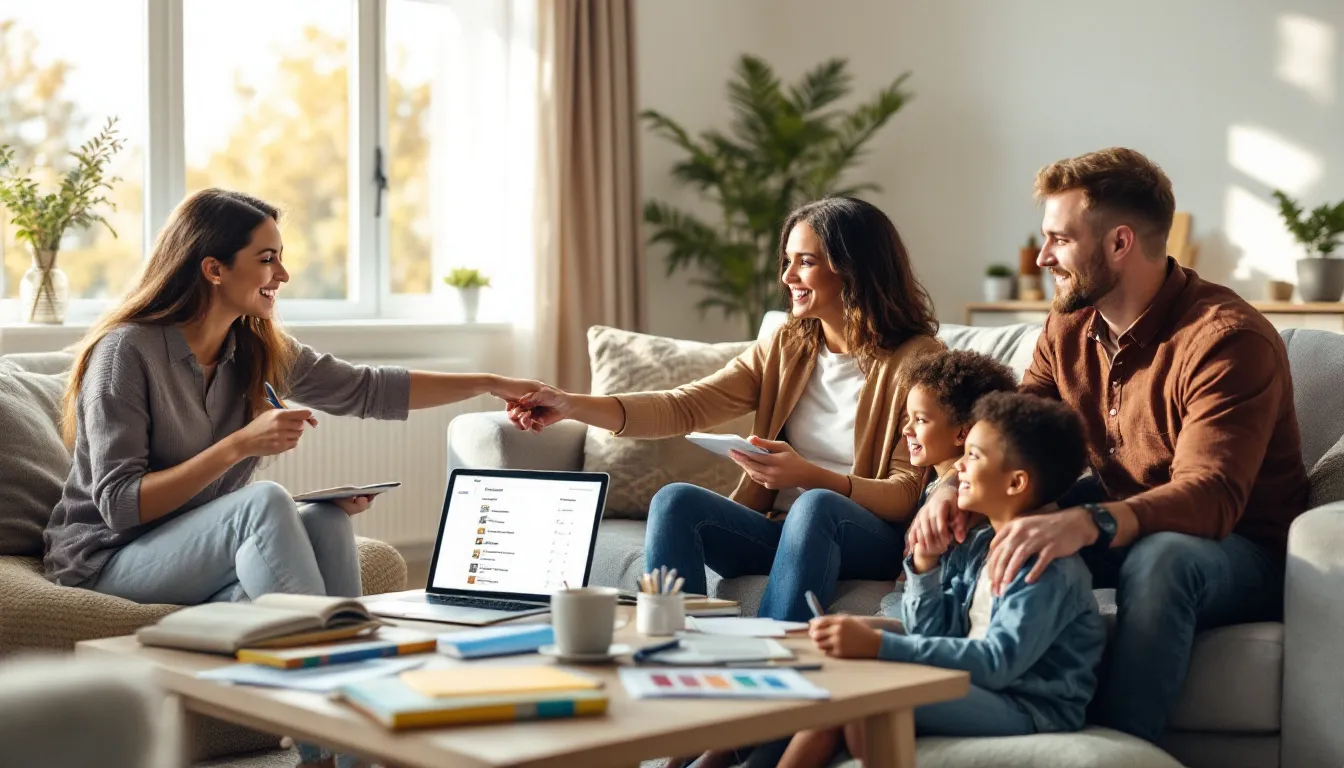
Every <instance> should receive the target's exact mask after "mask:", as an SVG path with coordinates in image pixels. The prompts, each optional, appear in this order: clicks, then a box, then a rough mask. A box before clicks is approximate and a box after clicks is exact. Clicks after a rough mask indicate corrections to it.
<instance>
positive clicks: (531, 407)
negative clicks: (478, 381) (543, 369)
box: [490, 378, 574, 432]
mask: <svg viewBox="0 0 1344 768" xmlns="http://www.w3.org/2000/svg"><path fill="white" fill-rule="evenodd" d="M490 394H492V395H494V396H495V397H498V398H499V399H501V400H503V401H504V408H505V411H506V412H507V413H508V415H509V421H511V422H513V425H514V426H515V427H517V428H518V429H521V430H525V431H528V432H540V431H542V430H543V429H545V428H546V427H549V426H551V425H552V424H554V423H556V422H558V421H561V420H563V419H567V418H570V417H571V416H572V413H573V410H574V409H573V402H572V401H573V397H574V396H572V395H570V394H569V393H568V392H565V391H563V390H560V389H556V388H555V387H552V386H549V385H547V384H543V383H542V382H540V381H531V380H528V379H507V378H504V379H501V380H500V381H499V382H498V384H497V385H496V386H492V387H491V389H490Z"/></svg>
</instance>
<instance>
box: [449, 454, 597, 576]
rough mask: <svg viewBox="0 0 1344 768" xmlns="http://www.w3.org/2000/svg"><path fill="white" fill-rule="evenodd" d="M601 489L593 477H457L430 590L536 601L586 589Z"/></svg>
mask: <svg viewBox="0 0 1344 768" xmlns="http://www.w3.org/2000/svg"><path fill="white" fill-rule="evenodd" d="M605 486H606V476H605V475H602V474H593V473H579V472H573V473H564V472H523V471H508V470H496V471H490V470H474V471H473V470H456V471H454V472H453V476H452V478H451V479H450V480H449V484H448V498H447V499H446V500H445V504H444V513H443V520H442V521H441V523H440V530H439V540H438V542H437V546H436V548H435V553H434V563H433V566H432V571H431V574H430V578H429V585H428V586H429V591H431V592H438V593H458V594H463V593H476V594H479V593H484V592H488V593H501V594H508V595H519V596H533V597H535V596H542V595H550V594H551V593H552V592H554V591H556V590H558V589H563V588H564V586H565V583H566V582H568V583H569V585H570V586H571V587H581V586H585V580H586V578H587V576H588V567H589V565H590V563H591V560H592V558H591V557H590V553H591V550H592V546H593V542H594V541H595V539H596V537H597V525H598V523H599V522H600V519H601V515H602V504H603V500H604V497H605V491H606V487H605Z"/></svg>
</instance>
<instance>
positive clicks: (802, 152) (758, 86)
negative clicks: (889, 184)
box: [641, 55, 911, 338]
mask: <svg viewBox="0 0 1344 768" xmlns="http://www.w3.org/2000/svg"><path fill="white" fill-rule="evenodd" d="M908 76H909V75H908V73H907V74H904V75H901V76H900V77H898V78H896V79H895V80H894V81H892V82H891V83H890V84H888V85H887V86H886V87H885V88H882V89H881V90H879V91H878V92H877V94H876V95H874V96H873V97H872V98H871V99H869V100H868V101H866V102H864V103H861V104H858V105H856V106H855V107H854V108H853V109H851V110H848V111H845V110H842V109H837V108H836V105H837V102H839V101H840V100H841V99H843V98H844V97H846V96H847V95H849V93H850V91H851V90H852V86H851V82H852V77H851V76H850V74H849V71H848V69H847V64H846V62H845V61H844V60H843V59H832V60H830V61H827V62H825V63H823V64H820V65H818V66H817V67H815V68H814V69H812V70H811V71H809V72H807V73H805V74H804V75H803V76H802V78H801V80H799V82H797V83H796V84H793V85H789V86H785V85H784V84H783V83H781V82H780V80H779V78H778V77H777V76H776V75H775V73H774V70H772V69H771V68H770V66H769V65H768V64H767V63H766V62H765V61H764V60H762V59H760V58H758V57H756V56H751V55H745V56H743V57H742V58H741V59H740V60H739V61H738V63H737V67H736V70H735V73H734V76H733V79H732V80H731V81H730V82H729V83H728V100H729V103H730V104H731V106H732V110H733V119H732V122H731V124H730V126H729V128H728V130H727V131H726V132H725V131H721V130H708V131H704V132H703V133H701V134H700V135H699V137H693V136H691V134H690V133H689V132H688V131H687V130H686V129H685V128H683V127H682V126H681V124H680V123H678V122H677V121H675V120H673V119H672V118H671V117H668V116H667V115H664V114H662V113H661V112H657V111H655V110H647V111H645V112H644V113H642V115H641V117H642V118H643V120H644V122H645V124H646V125H648V127H649V128H650V129H651V130H652V132H653V133H654V134H655V135H657V136H660V137H662V138H664V139H667V140H668V141H670V142H672V143H673V144H674V145H676V146H677V148H679V149H680V150H681V151H682V152H683V153H684V157H683V158H682V159H681V160H680V161H679V162H677V163H676V164H675V165H674V166H673V167H672V175H673V177H674V178H675V179H676V180H678V181H680V182H683V183H685V184H689V185H690V186H692V187H694V188H695V189H696V191H697V192H699V193H700V195H701V196H702V197H703V198H704V199H705V200H706V201H707V202H708V203H709V204H710V205H712V206H713V207H714V208H716V209H717V210H716V212H715V215H714V216H713V217H712V218H701V217H700V216H696V215H694V214H691V213H689V212H687V211H684V210H681V209H679V208H676V207H673V206H671V205H669V204H667V203H664V202H660V201H658V200H649V201H647V202H646V203H645V204H644V220H645V222H647V223H648V224H649V225H650V226H651V228H652V234H651V236H650V239H649V240H650V242H651V243H662V244H663V245H665V246H667V248H668V251H667V255H666V257H665V260H666V265H667V273H668V274H669V275H671V274H673V273H675V272H677V271H678V270H682V269H687V268H692V267H695V268H698V271H699V275H698V276H697V277H696V278H695V279H693V280H692V281H691V283H692V284H693V285H695V286H696V287H698V288H700V289H702V290H703V291H704V292H705V296H704V298H702V299H701V300H700V301H699V302H698V304H697V305H696V306H697V308H698V309H699V310H700V312H701V313H702V314H703V313H704V312H706V311H708V310H709V309H718V310H720V311H722V312H723V314H724V316H725V317H741V318H742V319H743V320H744V321H745V328H744V330H745V331H746V332H747V337H748V338H751V337H753V336H755V333H756V329H757V328H758V327H760V322H761V317H762V316H763V315H764V314H765V312H766V311H767V310H768V309H773V308H776V307H778V306H779V305H780V301H781V294H780V290H779V285H778V281H779V276H778V265H777V261H776V250H775V249H776V247H777V241H778V238H779V228H780V226H781V225H782V224H783V223H784V219H785V218H786V217H787V216H788V214H789V212H790V211H791V210H793V209H794V208H795V207H797V206H798V205H800V204H802V203H804V202H807V201H809V200H814V199H817V198H820V197H825V196H827V195H858V194H862V193H864V192H874V191H878V187H877V185H875V184H866V183H859V184H850V183H845V182H844V181H843V177H844V176H845V173H846V171H848V170H849V169H850V168H851V167H852V166H853V165H854V164H855V163H856V162H857V161H858V160H859V158H860V157H861V156H862V154H863V150H864V146H865V145H866V144H867V143H868V141H869V140H870V139H871V138H872V137H873V136H874V135H875V134H876V133H877V131H878V130H879V129H881V128H882V126H883V125H885V124H886V123H887V121H888V120H889V119H891V116H892V115H894V114H896V112H897V111H898V110H900V109H901V107H903V106H904V105H905V104H906V102H908V101H909V100H910V98H911V95H910V93H909V92H907V91H905V90H904V89H903V88H902V85H903V84H904V82H905V80H906V78H907V77H908ZM711 222H712V223H711Z"/></svg>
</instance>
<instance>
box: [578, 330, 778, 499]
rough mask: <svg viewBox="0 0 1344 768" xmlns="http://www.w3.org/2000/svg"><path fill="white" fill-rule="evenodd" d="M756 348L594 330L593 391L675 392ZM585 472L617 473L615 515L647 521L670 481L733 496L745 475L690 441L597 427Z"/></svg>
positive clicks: (744, 423)
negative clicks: (636, 436) (655, 498)
mask: <svg viewBox="0 0 1344 768" xmlns="http://www.w3.org/2000/svg"><path fill="white" fill-rule="evenodd" d="M753 343H754V342H750V341H736V342H726V343H721V344H707V343H705V342H700V341H684V340H680V339H669V338H666V337H663V336H650V335H648V334H644V333H634V332H632V331H622V330H619V329H617V328H608V327H606V326H601V325H596V326H593V327H592V328H589V329H588V358H589V361H590V363H591V365H592V374H593V384H592V393H593V394H595V395H608V394H614V393H618V392H645V391H651V390H663V389H673V388H676V387H678V386H681V385H682V384H689V383H690V382H692V381H695V380H697V379H701V378H704V377H705V376H708V375H709V374H711V373H713V372H715V371H717V370H719V369H720V368H722V367H723V366H725V365H727V364H728V361H730V360H732V359H733V358H734V357H737V356H738V355H739V354H741V353H742V352H743V350H746V349H747V348H748V347H750V346H751V345H752V344H753ZM751 426H752V417H751V416H750V415H747V416H743V417H741V418H738V419H734V420H733V421H731V422H728V423H727V424H723V425H720V426H719V427H716V428H713V429H710V430H707V431H710V432H721V433H733V434H737V435H742V436H743V437H745V436H747V435H749V434H751ZM583 468H584V470H585V471H588V472H606V473H608V474H610V475H611V486H610V488H609V490H608V491H607V512H606V516H607V517H613V518H633V519H639V520H642V519H644V518H645V517H646V516H647V515H648V513H649V502H650V500H652V499H653V494H655V493H657V492H658V489H659V488H662V487H663V486H664V485H667V484H668V483H675V482H686V483H694V484H696V485H698V486H700V487H702V488H708V489H710V490H711V491H717V492H718V493H722V494H725V495H726V494H728V493H729V492H731V491H732V490H733V488H734V487H736V485H737V481H738V478H739V477H740V476H741V471H740V470H739V469H738V468H737V465H736V464H734V463H732V462H731V461H728V460H727V459H723V458H720V457H718V456H715V455H714V454H712V453H710V452H709V451H706V450H705V449H703V448H700V447H697V446H696V445H693V444H692V443H691V442H690V441H688V440H686V439H685V438H684V437H671V438H665V439H661V440H632V439H629V438H620V437H616V436H615V435H613V434H612V433H610V432H608V431H606V430H604V429H597V428H595V427H589V428H588V436H587V438H586V440H585V441H584V446H583Z"/></svg>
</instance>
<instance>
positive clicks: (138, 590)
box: [91, 481, 363, 605]
mask: <svg viewBox="0 0 1344 768" xmlns="http://www.w3.org/2000/svg"><path fill="white" fill-rule="evenodd" d="M91 588H92V589H94V590H96V591H98V592H103V593H105V594H109V595H116V596H117V597H124V598H126V599H127V600H132V601H135V602H137V603H171V604H174V605H198V604H200V603H208V602H214V601H234V600H242V599H255V598H257V597H260V596H261V595H264V594H266V593H268V592H286V593H290V594H297V595H333V596H340V597H359V596H360V594H362V592H363V589H362V584H361V582H360V572H359V550H358V548H357V547H356V546H355V531H354V527H353V526H352V525H351V524H350V516H349V515H347V514H345V512H343V511H341V508H340V507H337V506H336V505H335V504H305V505H303V506H302V507H298V506H296V505H295V504H294V500H293V499H292V498H290V495H289V491H286V490H285V489H284V487H283V486H280V485H278V484H276V483H272V482H268V481H261V482H256V483H252V484H251V485H249V486H246V487H244V488H240V489H238V490H236V491H234V492H233V493H230V494H226V495H224V496H221V497H219V498H217V499H215V500H214V501H211V502H209V503H207V504H202V505H201V506H199V507H197V508H196V509H193V510H191V511H190V512H187V513H185V514H183V515H181V516H179V517H176V518H174V519H172V520H169V521H168V522H166V523H164V524H163V525H160V526H159V527H157V528H155V529H154V530H152V531H149V532H148V533H146V534H145V535H143V536H141V537H140V538H138V539H136V540H135V541H132V542H131V543H129V544H127V545H126V546H124V547H122V548H121V550H120V551H118V552H117V553H116V554H115V555H113V556H112V559H111V560H109V561H108V562H107V564H106V565H105V566H103V570H102V573H100V574H99V576H98V579H97V580H96V581H95V582H94V583H93V585H92V586H91Z"/></svg>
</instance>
